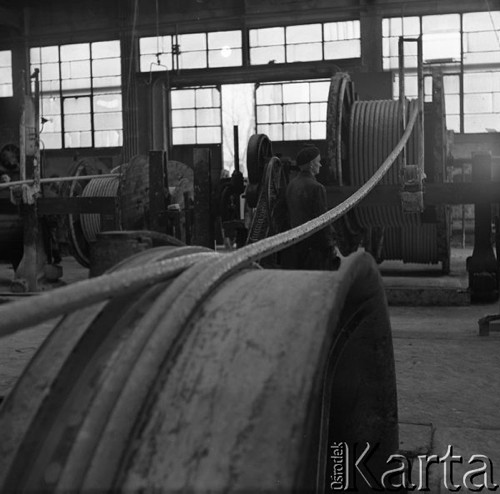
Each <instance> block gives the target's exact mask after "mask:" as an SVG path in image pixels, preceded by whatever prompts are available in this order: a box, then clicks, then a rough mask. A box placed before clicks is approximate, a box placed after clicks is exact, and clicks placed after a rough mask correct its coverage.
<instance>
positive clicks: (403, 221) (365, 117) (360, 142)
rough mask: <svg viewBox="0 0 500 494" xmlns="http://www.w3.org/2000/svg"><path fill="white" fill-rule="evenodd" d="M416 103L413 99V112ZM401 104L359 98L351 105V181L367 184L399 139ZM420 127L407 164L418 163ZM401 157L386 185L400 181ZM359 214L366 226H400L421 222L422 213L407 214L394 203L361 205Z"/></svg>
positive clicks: (386, 180) (411, 144)
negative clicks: (388, 204)
mask: <svg viewBox="0 0 500 494" xmlns="http://www.w3.org/2000/svg"><path fill="white" fill-rule="evenodd" d="M416 104H417V102H416V101H415V100H412V101H410V103H409V106H410V111H411V109H413V107H415V106H416ZM400 115H401V104H400V102H399V101H393V100H369V101H356V102H355V103H354V104H353V106H352V114H351V125H350V127H351V128H350V138H349V151H350V152H349V155H350V164H349V165H350V166H349V169H350V171H351V177H350V180H351V183H352V184H353V185H361V184H363V183H365V182H366V181H367V180H368V179H369V178H370V177H371V176H372V175H373V173H374V172H375V170H377V168H378V166H379V163H381V162H383V161H384V159H385V158H386V157H387V155H388V154H389V153H390V151H391V149H393V148H394V146H395V145H396V144H397V142H398V141H399V139H400V137H401V134H402V128H401V124H400ZM417 133H418V128H416V129H415V130H414V132H413V133H412V135H411V136H410V138H409V140H408V145H407V163H408V164H416V163H417V155H416V150H417V142H418V134H417ZM401 162H402V158H401V156H400V157H399V158H398V159H397V161H396V163H394V165H393V167H392V168H391V169H390V170H389V172H388V173H387V174H386V175H385V177H384V178H383V179H382V182H381V183H383V184H392V185H397V184H399V183H400V176H399V174H400V166H401ZM356 216H357V219H358V222H359V224H360V225H362V226H363V227H365V228H369V227H373V226H381V227H400V226H404V225H419V224H420V215H419V214H405V213H403V212H402V211H401V208H396V207H393V206H372V207H359V208H357V210H356Z"/></svg>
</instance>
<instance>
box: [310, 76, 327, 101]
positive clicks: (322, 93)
mask: <svg viewBox="0 0 500 494" xmlns="http://www.w3.org/2000/svg"><path fill="white" fill-rule="evenodd" d="M329 91H330V81H323V82H311V83H310V93H311V101H327V100H328V92H329Z"/></svg>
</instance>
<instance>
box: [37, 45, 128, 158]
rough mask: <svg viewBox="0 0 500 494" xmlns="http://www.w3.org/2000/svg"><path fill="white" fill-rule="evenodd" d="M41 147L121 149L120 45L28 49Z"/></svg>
mask: <svg viewBox="0 0 500 494" xmlns="http://www.w3.org/2000/svg"><path fill="white" fill-rule="evenodd" d="M30 58H31V60H30V61H31V68H32V69H34V68H36V67H37V68H39V70H40V83H41V84H40V95H41V116H42V118H43V122H44V123H43V127H42V132H41V140H42V144H43V146H45V148H50V149H55V148H79V147H112V146H121V145H122V138H123V136H122V133H123V123H122V101H121V62H120V43H119V41H106V42H97V43H80V44H72V45H61V46H49V47H39V48H32V49H31V50H30Z"/></svg>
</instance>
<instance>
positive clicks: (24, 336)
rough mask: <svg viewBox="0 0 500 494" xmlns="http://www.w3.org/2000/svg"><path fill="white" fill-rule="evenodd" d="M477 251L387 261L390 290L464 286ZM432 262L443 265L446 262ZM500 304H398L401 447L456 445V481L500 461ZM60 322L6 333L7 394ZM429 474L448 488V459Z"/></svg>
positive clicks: (1, 276)
mask: <svg viewBox="0 0 500 494" xmlns="http://www.w3.org/2000/svg"><path fill="white" fill-rule="evenodd" d="M469 254H470V249H469V250H467V249H465V250H463V249H462V250H460V249H459V250H456V251H454V261H453V263H452V274H451V276H450V277H448V278H450V279H449V280H448V281H446V277H444V278H443V277H438V276H437V274H436V272H434V273H433V274H432V273H431V272H428V273H427V274H425V273H424V274H422V273H418V272H417V271H418V270H414V272H411V271H412V269H414V268H412V266H407V269H408V271H409V272H408V273H407V276H406V277H402V276H400V274H398V271H397V268H398V266H397V265H396V264H394V263H393V264H387V263H384V264H385V266H384V264H382V266H381V270H382V272H383V273H384V271H385V273H386V276H385V277H384V283H385V285H386V288H387V291H388V292H389V291H390V290H391V289H394V287H397V286H398V284H399V285H400V286H401V288H402V289H407V290H412V289H415V288H417V289H419V290H420V292H422V293H423V292H425V287H427V286H428V287H429V289H431V290H432V289H434V290H435V288H436V287H437V286H439V287H440V290H442V291H443V290H444V291H446V290H451V291H454V290H459V291H460V290H461V291H464V290H465V288H466V281H465V264H464V261H465V257H466V256H467V255H469ZM63 267H64V272H65V275H64V278H63V279H64V280H65V281H66V282H67V283H70V282H72V281H76V280H77V279H82V278H85V277H86V274H87V273H86V271H85V270H83V268H80V267H79V266H78V265H77V264H76V261H74V260H73V259H72V258H65V259H64V261H63ZM394 269H396V271H394ZM432 270H434V271H436V270H438V271H439V267H435V268H431V269H430V271H432ZM395 273H396V274H395ZM11 278H12V270H11V269H10V268H9V267H8V266H6V265H0V299H1V297H2V295H3V296H4V299H5V295H8V285H9V281H10V279H11ZM392 278H396V281H394V280H392ZM418 296H419V295H418V294H417V298H418ZM434 296H435V293H434ZM7 298H8V297H7ZM425 300H427V303H429V300H431V302H430V303H432V296H431V297H430V299H429V297H428V296H426V297H425ZM498 312H500V308H499V304H498V303H493V304H487V305H464V304H456V306H452V307H445V306H438V305H422V304H421V303H417V304H415V306H401V305H397V306H393V305H391V306H390V317H391V324H392V329H393V337H394V339H393V341H394V352H395V361H396V375H397V386H398V402H399V422H400V448H401V450H402V451H404V452H405V454H406V455H407V456H408V457H415V456H416V455H419V454H420V455H426V454H431V453H433V454H437V455H439V456H441V457H442V456H443V455H444V454H445V452H446V450H447V448H448V446H449V445H451V446H452V447H453V454H455V455H461V456H462V457H463V462H464V463H463V464H461V465H457V464H456V463H454V465H453V480H454V481H455V483H456V484H462V476H463V473H464V472H465V471H466V470H471V469H472V468H477V466H478V464H477V463H475V464H474V466H471V465H469V463H468V462H469V459H470V458H471V456H472V455H473V454H483V455H486V456H487V457H488V458H490V460H491V461H492V463H493V466H495V465H500V393H498V390H499V389H500V356H499V354H500V332H492V333H491V334H490V336H483V337H480V336H478V324H477V321H478V319H479V318H480V317H483V316H484V315H487V314H495V313H498ZM54 322H55V321H50V322H47V323H42V324H40V325H38V326H36V327H33V328H30V329H28V330H25V331H23V332H19V333H16V334H14V335H12V336H9V337H6V338H4V339H2V340H1V344H0V396H5V395H6V394H7V393H8V391H9V389H11V388H12V386H13V385H14V383H15V382H16V379H17V378H18V376H19V375H20V374H21V372H22V370H23V368H24V367H25V365H26V364H27V362H28V361H29V359H30V358H31V356H32V355H33V353H34V352H35V351H36V349H37V348H38V347H39V346H40V344H42V342H43V340H44V338H45V337H46V335H47V334H48V333H49V332H50V330H51V328H52V327H53V324H54ZM417 465H418V464H417V461H414V462H413V473H412V479H416V478H415V475H416V474H417V473H418V468H417ZM393 466H394V465H393ZM495 472H496V470H493V475H494V480H495V481H497V482H498V483H500V474H499V475H496V477H495ZM429 474H430V484H429V487H430V492H432V493H436V494H439V493H442V492H448V490H447V489H445V488H444V485H443V467H442V464H436V465H431V466H430V468H429ZM461 490H462V491H463V490H466V489H464V488H462V489H461Z"/></svg>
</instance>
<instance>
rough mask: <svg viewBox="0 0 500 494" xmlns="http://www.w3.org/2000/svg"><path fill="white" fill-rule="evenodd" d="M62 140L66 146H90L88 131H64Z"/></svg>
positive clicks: (90, 138) (90, 140) (90, 139)
mask: <svg viewBox="0 0 500 494" xmlns="http://www.w3.org/2000/svg"><path fill="white" fill-rule="evenodd" d="M64 142H65V146H66V147H67V148H88V147H91V146H92V137H91V133H90V132H65V133H64Z"/></svg>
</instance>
